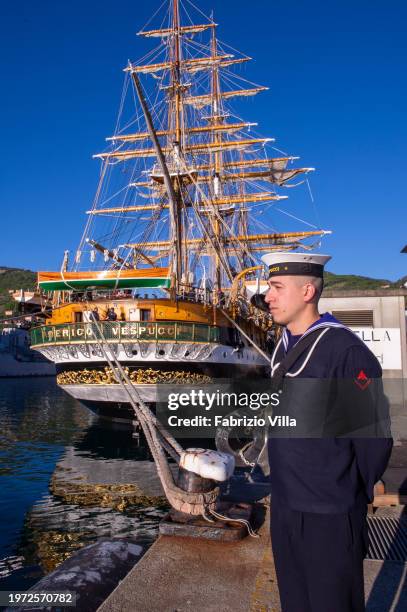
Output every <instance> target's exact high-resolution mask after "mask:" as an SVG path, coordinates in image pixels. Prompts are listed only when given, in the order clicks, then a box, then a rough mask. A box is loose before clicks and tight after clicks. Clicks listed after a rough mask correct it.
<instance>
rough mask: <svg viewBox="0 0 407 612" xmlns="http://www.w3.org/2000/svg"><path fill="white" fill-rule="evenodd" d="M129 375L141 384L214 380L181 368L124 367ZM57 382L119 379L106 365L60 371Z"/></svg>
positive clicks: (91, 382)
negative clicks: (89, 368)
mask: <svg viewBox="0 0 407 612" xmlns="http://www.w3.org/2000/svg"><path fill="white" fill-rule="evenodd" d="M124 371H125V372H126V374H127V376H128V377H129V378H130V380H131V381H132V382H134V383H136V384H139V385H156V384H163V383H164V384H168V385H174V384H183V385H194V384H209V383H211V382H212V378H211V377H210V376H207V375H206V374H199V373H196V372H185V371H184V370H181V371H179V372H177V371H174V370H171V371H169V372H168V371H167V372H163V371H161V370H153V369H152V368H147V369H145V370H143V369H141V368H138V369H130V368H128V367H125V368H124ZM57 383H58V384H59V385H117V384H118V383H117V380H116V378H115V376H114V374H113V372H112V370H111V369H110V368H108V367H104V368H103V370H88V369H87V368H85V369H83V370H68V371H65V372H60V373H59V374H58V376H57Z"/></svg>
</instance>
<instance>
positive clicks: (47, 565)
mask: <svg viewBox="0 0 407 612" xmlns="http://www.w3.org/2000/svg"><path fill="white" fill-rule="evenodd" d="M0 486H1V491H2V495H1V498H0V518H1V520H0V589H3V590H7V589H13V588H14V589H17V588H18V589H27V588H29V587H30V586H31V585H32V584H33V583H34V582H36V581H37V580H38V579H39V578H41V577H42V575H44V573H47V572H49V571H51V570H53V569H54V568H55V567H56V566H57V565H58V564H59V563H60V562H62V561H63V560H64V559H66V558H67V557H68V556H69V555H70V554H72V552H73V551H74V550H76V549H78V548H80V547H81V546H84V545H86V544H89V543H92V542H94V541H96V540H97V539H98V538H100V537H108V538H111V537H124V536H131V537H132V538H135V539H137V542H138V543H140V544H141V545H143V546H145V547H147V546H148V545H150V544H151V543H152V542H153V541H154V539H155V537H156V533H157V528H158V521H159V519H160V518H161V516H162V515H163V514H164V511H165V506H164V504H163V503H162V498H161V495H162V490H161V486H160V484H159V482H158V480H157V477H156V473H155V466H154V463H153V462H151V460H149V457H148V452H147V450H146V448H145V446H144V445H143V443H142V442H140V440H138V439H137V438H135V437H134V435H133V432H132V431H131V430H130V429H129V428H127V427H123V426H122V425H120V426H118V425H115V424H112V423H110V422H108V421H101V420H100V421H99V420H98V419H97V418H96V417H95V416H93V415H92V414H91V413H90V412H89V411H88V410H87V409H86V408H83V407H82V406H81V405H80V404H79V403H78V402H76V401H75V400H74V399H73V398H71V397H69V396H68V395H66V394H65V393H64V392H62V391H61V390H60V389H59V388H58V387H57V386H56V384H55V382H54V379H52V378H47V379H25V380H24V379H8V380H4V379H3V380H1V381H0Z"/></svg>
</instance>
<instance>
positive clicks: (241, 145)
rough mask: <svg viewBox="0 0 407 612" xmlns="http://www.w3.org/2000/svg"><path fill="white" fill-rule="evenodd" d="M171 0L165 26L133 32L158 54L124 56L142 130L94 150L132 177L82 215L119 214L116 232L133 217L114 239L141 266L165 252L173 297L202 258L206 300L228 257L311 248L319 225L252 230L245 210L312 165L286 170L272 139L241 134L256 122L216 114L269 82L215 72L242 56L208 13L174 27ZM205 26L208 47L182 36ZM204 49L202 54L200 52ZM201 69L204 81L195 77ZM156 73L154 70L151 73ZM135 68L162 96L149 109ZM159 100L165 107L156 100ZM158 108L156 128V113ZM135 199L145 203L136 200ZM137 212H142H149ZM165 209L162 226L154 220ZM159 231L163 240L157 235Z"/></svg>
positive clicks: (228, 276) (274, 196) (221, 279)
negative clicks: (229, 49) (156, 41)
mask: <svg viewBox="0 0 407 612" xmlns="http://www.w3.org/2000/svg"><path fill="white" fill-rule="evenodd" d="M170 3H171V4H170V19H171V20H170V23H169V24H168V27H166V28H160V29H155V30H143V31H140V32H139V33H138V34H139V35H141V36H144V37H148V38H160V39H161V41H162V42H161V45H160V47H161V49H159V51H158V53H157V54H155V51H154V54H153V55H152V56H151V61H150V62H149V63H146V64H142V63H138V64H137V63H135V64H133V63H129V65H128V67H127V68H126V69H125V71H126V72H129V73H130V74H131V75H132V76H133V82H134V86H135V89H136V90H137V93H138V96H139V99H140V103H141V106H142V108H143V112H144V115H145V119H146V124H147V131H138V132H135V133H131V132H127V129H126V128H125V130H126V131H125V132H124V131H120V130H117V132H116V133H115V134H114V136H110V137H109V138H108V139H107V140H108V141H109V142H111V143H112V146H111V148H110V150H108V151H106V152H104V153H99V154H96V155H94V157H97V158H99V159H101V160H102V161H103V162H106V164H108V165H112V166H115V165H117V164H123V165H124V166H127V168H133V167H134V168H135V171H134V174H132V177H131V179H130V182H128V183H127V185H125V189H123V190H121V191H117V192H116V193H115V194H114V197H108V198H107V199H105V201H104V202H98V201H96V202H95V204H94V206H93V208H92V210H90V211H88V214H90V215H92V216H93V217H94V218H97V217H100V216H102V217H107V218H109V217H112V216H113V217H116V218H117V217H119V218H120V217H122V218H123V225H122V227H123V235H125V232H126V230H127V228H129V227H130V225H126V224H129V222H130V221H132V220H133V219H136V220H137V223H139V222H140V225H139V226H138V225H137V227H136V229H135V232H136V235H134V237H133V236H132V235H129V236H128V237H126V238H124V240H123V243H124V244H123V246H124V247H125V248H129V249H136V250H137V252H138V253H143V254H144V255H145V257H144V262H143V265H145V263H148V262H149V261H150V262H153V261H155V260H156V259H167V260H168V265H169V267H170V270H171V273H172V275H173V278H174V280H175V282H174V284H173V287H174V289H175V293H176V294H177V295H181V294H182V293H183V292H184V290H185V289H186V290H187V291H189V290H190V288H191V286H193V285H194V282H193V279H192V278H191V273H194V272H195V271H196V270H199V268H197V265H198V262H199V259H200V258H201V257H209V258H210V265H209V267H210V276H211V279H212V282H213V287H214V292H213V300H214V302H216V303H219V300H220V293H221V291H222V288H223V286H224V287H227V285H228V283H230V282H231V281H232V277H233V270H232V267H235V262H236V264H237V268H238V269H243V268H246V267H247V265H248V264H249V263H252V262H249V260H250V259H252V258H254V259H257V257H258V255H257V254H258V253H260V252H262V251H269V250H272V249H275V248H279V249H286V250H293V249H297V248H298V247H300V246H304V247H305V248H308V249H310V248H313V245H306V244H303V241H304V240H306V239H308V238H311V237H315V238H317V237H319V236H323V235H324V234H326V233H327V232H325V231H324V230H321V229H317V228H315V229H314V230H313V231H307V232H288V233H277V232H275V230H273V231H272V232H269V233H254V230H255V227H256V226H257V227H259V228H260V227H261V226H263V227H265V228H266V231H267V226H266V225H265V224H264V223H263V222H262V223H261V219H257V218H256V217H257V216H259V215H256V214H253V212H252V210H253V208H259V207H261V208H260V211H265V210H266V207H268V206H270V205H271V204H272V202H274V201H280V200H283V199H286V198H287V197H288V196H287V195H282V193H283V191H281V192H280V193H278V191H277V189H276V188H277V187H278V188H280V187H285V186H287V187H293V186H294V185H293V183H292V182H291V181H292V179H293V178H294V177H297V176H298V177H301V176H302V175H304V174H307V173H308V172H310V171H312V170H313V168H301V167H299V168H298V167H290V164H291V163H292V162H293V161H294V160H297V159H298V158H297V157H291V156H286V157H275V158H268V156H267V153H266V151H265V150H263V151H261V148H262V147H263V146H264V145H265V144H266V143H268V142H270V141H273V140H274V139H273V138H263V137H257V136H252V135H251V134H247V132H245V131H244V130H246V129H247V128H250V127H251V126H253V125H257V124H256V123H250V122H247V121H243V120H241V119H239V118H238V117H237V116H235V115H229V114H228V113H227V112H225V110H224V106H225V104H227V101H228V100H229V99H232V98H241V97H249V96H250V97H251V96H255V95H257V94H259V93H260V92H262V91H265V90H267V89H268V88H267V87H264V86H260V85H256V84H254V83H250V82H248V81H245V79H243V80H244V81H245V83H244V84H243V87H239V85H237V86H236V85H235V84H234V82H233V81H231V80H230V78H229V76H228V72H226V73H223V69H224V68H229V67H230V66H234V65H235V64H241V63H242V62H247V61H249V60H250V59H251V58H249V57H247V56H245V57H237V58H235V57H234V55H232V54H230V53H226V52H225V50H224V49H223V47H222V45H221V44H220V43H219V41H218V39H217V36H216V33H215V27H216V24H215V23H214V21H213V18H212V17H211V19H210V21H208V22H207V23H204V24H192V25H182V24H181V21H182V20H181V16H180V10H181V8H182V3H180V0H170ZM210 29H211V30H212V32H211V37H210V39H209V41H208V43H207V44H205V45H202V44H201V43H198V44H196V43H192V42H191V39H192V38H193V37H194V36H195V35H196V34H200V33H201V32H205V31H207V30H210ZM203 49H206V54H202V50H203ZM156 58H157V59H156ZM157 60H159V61H157ZM207 70H209V71H210V72H209V74H208V81H207V80H206V78H199V77H194V75H195V74H196V73H199V72H202V71H207ZM157 73H158V74H159V75H162V76H156V74H157ZM139 74H141V75H144V74H145V75H151V76H152V77H154V79H156V80H159V81H160V84H159V88H160V89H161V91H162V92H163V95H164V96H165V98H164V99H163V98H162V97H161V98H160V102H159V103H158V104H157V106H156V104H155V103H154V106H153V107H152V109H151V114H150V112H149V110H148V107H147V101H146V99H145V98H144V96H143V91H142V89H141V86H140V82H139V80H138V77H137V75H139ZM146 78H149V77H146ZM224 79H225V80H224ZM164 83H165V85H164ZM224 83H226V87H224V86H223V84H224ZM207 84H209V88H208V87H207V86H206V85H207ZM208 89H209V91H208ZM162 102H164V103H165V106H162V107H159V104H161V103H162ZM155 106H156V108H155ZM164 108H165V111H164V112H166V115H165V119H164V125H162V123H159V122H160V116H161V115H160V113H161V109H164ZM205 108H206V109H207V111H206V112H205V111H204V110H203V109H205ZM153 115H154V117H153ZM232 117H233V118H232ZM156 120H157V125H156V126H154V124H153V122H155V121H156ZM158 128H160V129H158ZM150 143H152V144H153V146H151V144H150ZM148 158H156V160H157V162H158V163H157V162H156V163H155V164H154V166H153V167H152V168H151V169H150V170H146V169H144V170H142V171H141V172H139V168H140V166H141V163H143V162H142V160H144V159H146V160H148ZM147 163H148V162H147ZM106 164H105V165H106ZM144 168H146V166H144ZM131 171H132V172H133V170H131ZM123 176H124V177H125V175H124V173H123ZM123 182H125V178H123ZM128 188H130V189H129V190H128V191H127V189H128ZM133 188H135V191H133ZM143 189H145V190H147V192H146V191H143ZM122 193H124V194H125V199H124V200H122V195H121V194H122ZM141 198H147V199H148V200H149V201H148V202H143V201H142V200H141ZM146 213H151V217H150V215H149V214H146ZM259 214H260V213H259ZM127 215H129V216H127ZM167 215H169V223H165V224H164V225H161V221H166V216H167ZM158 221H160V225H158ZM106 223H108V220H107V221H106ZM270 229H271V228H270ZM263 231H264V230H263ZM153 232H154V233H156V235H155V236H154V235H153ZM163 232H165V234H166V235H167V236H168V239H165V240H164V239H163V238H164V236H162V235H160V234H162V233H163ZM104 240H105V239H104ZM133 240H136V242H133ZM147 258H148V259H147ZM138 259H139V258H138ZM232 264H233V266H232ZM225 281H226V282H225Z"/></svg>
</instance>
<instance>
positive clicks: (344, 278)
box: [324, 272, 405, 289]
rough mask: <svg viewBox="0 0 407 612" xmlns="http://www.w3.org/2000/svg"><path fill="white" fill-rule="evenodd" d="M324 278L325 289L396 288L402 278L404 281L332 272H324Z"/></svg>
mask: <svg viewBox="0 0 407 612" xmlns="http://www.w3.org/2000/svg"><path fill="white" fill-rule="evenodd" d="M324 279H325V283H324V284H325V288H326V289H382V288H391V289H397V288H398V287H400V286H402V285H403V280H404V282H405V279H400V280H399V281H395V282H392V281H389V280H386V279H385V278H370V277H368V276H357V275H355V274H333V272H325V273H324Z"/></svg>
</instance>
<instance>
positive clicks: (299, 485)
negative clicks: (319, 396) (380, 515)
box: [257, 252, 392, 612]
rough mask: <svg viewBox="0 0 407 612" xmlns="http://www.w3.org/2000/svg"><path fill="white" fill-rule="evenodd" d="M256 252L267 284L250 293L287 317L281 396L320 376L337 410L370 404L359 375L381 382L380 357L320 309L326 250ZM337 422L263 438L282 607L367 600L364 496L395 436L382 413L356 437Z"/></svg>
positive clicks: (312, 611)
mask: <svg viewBox="0 0 407 612" xmlns="http://www.w3.org/2000/svg"><path fill="white" fill-rule="evenodd" d="M262 259H263V261H264V263H265V264H266V265H267V266H268V270H269V279H268V286H269V288H268V291H267V292H266V294H264V295H263V296H261V295H260V296H259V295H258V296H257V302H258V303H259V298H260V301H261V298H264V299H263V303H264V306H265V307H267V308H268V310H269V311H270V313H271V314H272V317H273V319H274V322H275V323H277V324H279V325H281V326H284V331H283V334H282V337H281V339H280V340H279V342H278V343H277V345H276V348H275V350H274V353H273V357H272V362H271V364H272V381H274V382H275V381H276V380H277V381H278V386H281V383H282V384H283V389H282V397H283V396H284V394H285V390H284V389H285V387H284V385H285V384H286V382H287V383H288V382H289V381H291V380H293V379H295V378H296V377H297V378H305V379H307V380H311V379H314V382H315V379H319V380H320V381H321V384H323V388H324V389H326V386H327V385H328V389H329V393H328V395H327V397H329V402H330V403H332V404H335V405H336V407H337V410H338V406H339V409H340V410H342V409H344V410H345V411H346V410H349V404H350V405H351V408H352V413H353V414H354V415H359V413H360V412H361V411H360V410H359V407H360V406H363V414H365V412H366V410H365V409H366V407H367V409H368V413H369V411H370V409H372V410H371V411H372V412H373V413H375V411H376V408H375V406H374V405H373V404H374V403H375V401H376V398H375V393H372V389H373V388H374V387H375V385H374V384H372V385H371V386H370V385H368V384H367V383H366V381H374V382H376V383H378V384H379V386H381V374H382V372H381V367H380V364H379V362H378V361H377V359H376V357H375V356H374V355H373V353H371V351H370V350H369V349H368V348H367V347H366V346H365V344H364V343H363V342H362V341H361V340H360V339H359V338H358V337H357V336H356V335H355V334H354V333H353V332H352V331H351V330H350V329H348V328H347V327H345V326H344V325H342V324H341V323H340V322H339V321H338V320H337V319H335V318H334V317H333V316H332V315H330V314H329V313H325V314H323V315H320V314H319V312H318V301H319V298H320V296H321V292H322V289H323V268H324V265H325V263H326V262H327V261H328V260H329V259H331V258H330V257H329V256H326V255H316V254H308V253H285V252H274V253H271V254H268V255H265V256H263V258H262ZM339 379H342V380H341V381H340V380H339ZM311 382H313V381H312V380H311ZM317 382H318V381H317ZM342 382H343V383H344V384H345V383H348V385H347V389H349V388H351V391H350V393H351V394H352V395H351V401H350V402H349V397H346V399H345V398H344V397H343V398H342V397H341V393H342V390H341V389H342V387H341V384H342ZM338 383H339V384H338ZM357 383H360V384H357ZM367 387H368V388H367ZM311 395H312V394H311ZM314 399H315V397H314ZM296 402H297V403H298V404H299V405H300V408H301V411H302V413H303V414H304V415H307V414H309V413H311V412H312V408H313V404H312V405H311V404H310V402H309V401H308V399H307V394H302V395H301V394H300V395H299V396H298V397H297V398H296ZM346 406H347V408H346ZM328 408H329V407H328ZM336 416H337V415H336ZM343 429H344V425H343V423H342V429H341V435H340V437H339V435H336V433H333V434H332V431H333V430H332V428H331V429H329V428H328V429H324V427H323V426H321V432H324V431H325V434H324V433H322V434H321V435H319V437H315V435H314V436H312V437H311V436H310V437H305V436H304V437H302V436H300V437H290V438H287V437H278V436H275V435H274V436H271V437H270V439H269V442H268V450H269V462H270V478H271V492H272V494H271V495H272V511H271V536H272V547H273V554H274V560H275V567H276V573H277V579H278V586H279V592H280V599H281V605H282V610H283V612H328V611H329V612H359V611H362V610H365V604H364V580H363V558H364V556H365V554H366V552H367V544H368V540H367V521H366V511H367V504H368V503H369V502H371V501H372V499H373V487H374V485H375V483H376V482H377V481H378V480H379V479H380V478H381V476H382V474H383V473H384V470H385V469H386V466H387V462H388V460H389V457H390V453H391V448H392V439H391V435H390V428H389V427H388V420H386V418H385V424H384V428H381V429H380V431H379V433H378V429H377V427H376V426H375V427H373V428H372V427H370V429H369V433H368V434H364V433H362V436H363V437H360V435H359V436H358V434H357V433H355V435H353V434H350V433H349V434H348V435H347V432H346V431H345V434H344V435H342V434H343ZM351 429H352V428H350V430H351ZM372 429H373V430H374V431H375V432H376V433H375V434H374V435H372V434H371V430H372ZM345 430H346V427H345ZM327 431H328V432H329V431H330V432H331V433H328V435H326V432H327ZM360 431H362V432H364V431H365V430H364V429H363V428H361V429H360ZM365 436H366V437H365ZM367 436H369V437H367Z"/></svg>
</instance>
